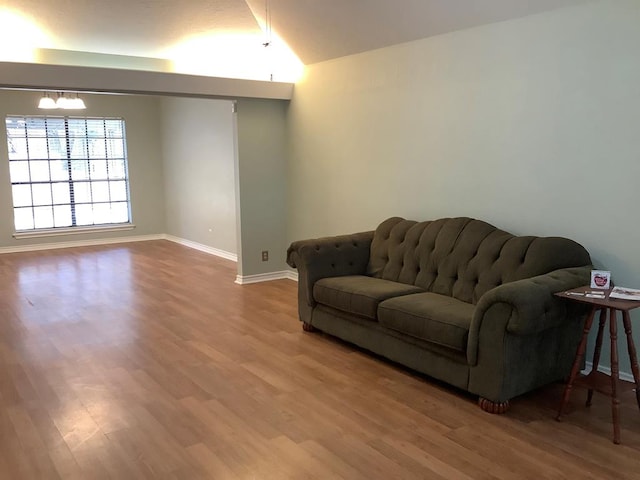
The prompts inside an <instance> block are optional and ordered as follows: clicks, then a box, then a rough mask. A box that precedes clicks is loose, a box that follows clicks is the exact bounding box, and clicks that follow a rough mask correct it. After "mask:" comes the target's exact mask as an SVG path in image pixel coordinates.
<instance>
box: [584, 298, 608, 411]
mask: <svg viewBox="0 0 640 480" xmlns="http://www.w3.org/2000/svg"><path fill="white" fill-rule="evenodd" d="M606 323H607V309H606V308H601V309H600V324H599V325H598V336H597V338H596V346H595V350H594V351H593V363H592V371H593V372H594V373H595V372H597V371H598V365H600V352H601V351H602V338H603V336H604V326H605V324H606ZM592 399H593V388H590V389H589V390H588V392H587V403H586V405H587V407H590V406H591V400H592Z"/></svg>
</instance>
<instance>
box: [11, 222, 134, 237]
mask: <svg viewBox="0 0 640 480" xmlns="http://www.w3.org/2000/svg"><path fill="white" fill-rule="evenodd" d="M134 228H136V226H135V225H134V224H133V223H125V224H122V225H100V226H95V225H94V226H90V227H70V228H41V229H39V230H30V231H21V232H15V233H14V234H13V238H15V239H18V240H20V239H25V238H42V237H58V236H61V235H80V234H83V233H105V232H121V231H123V230H133V229H134Z"/></svg>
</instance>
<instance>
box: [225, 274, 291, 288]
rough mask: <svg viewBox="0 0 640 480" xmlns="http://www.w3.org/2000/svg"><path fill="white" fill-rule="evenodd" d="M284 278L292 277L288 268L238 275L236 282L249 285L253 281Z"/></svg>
mask: <svg viewBox="0 0 640 480" xmlns="http://www.w3.org/2000/svg"><path fill="white" fill-rule="evenodd" d="M284 279H289V280H290V279H291V277H290V276H289V272H288V271H287V270H284V271H282V272H270V273H259V274H258V275H244V276H243V275H238V276H237V277H236V281H235V283H237V284H238V285H249V284H251V283H260V282H270V281H272V280H284Z"/></svg>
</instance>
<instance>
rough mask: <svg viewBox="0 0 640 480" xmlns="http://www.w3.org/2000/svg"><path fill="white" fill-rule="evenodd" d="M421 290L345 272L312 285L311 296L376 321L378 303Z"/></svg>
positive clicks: (323, 302)
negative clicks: (341, 275) (343, 274)
mask: <svg viewBox="0 0 640 480" xmlns="http://www.w3.org/2000/svg"><path fill="white" fill-rule="evenodd" d="M423 291H424V290H422V289H421V288H419V287H416V286H414V285H405V284H403V283H398V282H391V281H389V280H382V279H379V278H372V277H367V276H364V275H348V276H344V277H329V278H323V279H320V280H318V281H317V282H316V283H315V285H314V286H313V298H314V300H315V301H316V302H318V303H322V304H323V305H327V306H329V307H333V308H335V309H337V310H341V311H343V312H347V313H353V314H355V315H360V316H361V317H365V318H369V319H371V320H376V314H377V311H378V304H379V303H380V302H382V301H384V300H387V299H388V298H392V297H397V296H399V295H409V294H411V293H418V292H423Z"/></svg>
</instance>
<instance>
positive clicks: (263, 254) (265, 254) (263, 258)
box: [262, 250, 269, 262]
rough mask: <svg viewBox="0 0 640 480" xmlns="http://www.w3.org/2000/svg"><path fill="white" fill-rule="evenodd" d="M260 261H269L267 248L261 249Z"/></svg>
mask: <svg viewBox="0 0 640 480" xmlns="http://www.w3.org/2000/svg"><path fill="white" fill-rule="evenodd" d="M262 261H263V262H268V261H269V250H263V251H262Z"/></svg>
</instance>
